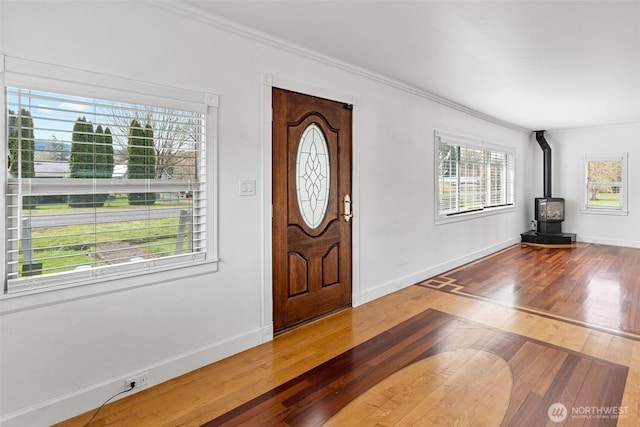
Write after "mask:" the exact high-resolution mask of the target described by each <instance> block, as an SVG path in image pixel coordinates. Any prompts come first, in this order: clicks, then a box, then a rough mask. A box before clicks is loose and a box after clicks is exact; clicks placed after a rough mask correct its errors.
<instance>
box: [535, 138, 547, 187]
mask: <svg viewBox="0 0 640 427" xmlns="http://www.w3.org/2000/svg"><path fill="white" fill-rule="evenodd" d="M535 132H536V140H537V141H538V144H539V145H540V148H542V153H543V156H544V163H543V170H542V174H543V177H542V178H543V180H544V197H551V147H550V146H549V143H548V142H547V140H546V139H544V132H545V131H543V130H537V131H535Z"/></svg>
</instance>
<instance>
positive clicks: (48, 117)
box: [5, 87, 207, 292]
mask: <svg viewBox="0 0 640 427" xmlns="http://www.w3.org/2000/svg"><path fill="white" fill-rule="evenodd" d="M5 92H6V95H5V96H6V112H7V116H6V123H7V130H6V131H7V134H6V141H7V157H8V158H9V159H10V161H11V164H12V166H11V167H10V170H9V177H8V178H7V190H6V192H5V196H6V207H7V211H8V216H7V219H6V220H5V225H6V227H5V228H6V233H5V235H6V248H7V254H6V259H7V265H6V272H7V283H8V287H7V290H8V291H9V292H11V291H17V290H21V289H22V288H23V287H24V286H26V285H25V283H26V282H28V283H29V285H28V286H29V287H33V286H34V285H33V284H34V283H36V284H37V286H49V285H55V284H59V283H62V282H68V281H69V280H73V278H74V277H78V278H81V277H85V276H86V273H85V272H86V271H91V274H92V275H94V276H95V275H96V274H108V273H109V272H118V271H127V270H131V269H139V268H141V265H143V266H146V267H149V266H152V267H153V266H156V267H157V266H162V265H174V264H179V263H184V262H190V261H193V260H194V259H203V258H204V256H205V255H206V250H205V249H206V247H207V244H206V235H207V226H206V224H207V221H206V216H207V210H206V206H207V200H206V191H205V190H206V188H205V187H206V186H205V184H206V182H207V177H206V173H207V171H206V167H205V163H206V162H205V158H206V157H205V148H206V144H205V141H206V138H205V123H206V115H205V113H203V112H202V111H188V110H184V109H175V108H168V107H166V106H162V107H157V106H152V105H141V104H131V103H123V102H113V101H108V100H104V99H95V98H88V97H83V96H71V95H67V94H62V93H55V92H45V91H41V90H33V89H30V88H25V87H22V88H18V87H8V88H6V89H5ZM205 109H206V108H205ZM36 278H37V279H36Z"/></svg>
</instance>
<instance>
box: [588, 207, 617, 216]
mask: <svg viewBox="0 0 640 427" xmlns="http://www.w3.org/2000/svg"><path fill="white" fill-rule="evenodd" d="M580 213H582V214H589V215H615V216H628V215H629V210H628V209H606V208H582V209H580Z"/></svg>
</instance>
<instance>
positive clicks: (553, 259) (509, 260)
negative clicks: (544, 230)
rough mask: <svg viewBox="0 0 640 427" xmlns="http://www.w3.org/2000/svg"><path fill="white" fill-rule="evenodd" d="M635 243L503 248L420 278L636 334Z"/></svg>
mask: <svg viewBox="0 0 640 427" xmlns="http://www.w3.org/2000/svg"><path fill="white" fill-rule="evenodd" d="M638 260H640V249H634V248H623V247H617V246H604V245H593V244H586V243H581V244H578V245H576V246H575V247H573V248H570V249H565V250H558V249H555V248H549V247H539V246H534V245H521V246H520V245H519V246H514V247H511V248H508V249H506V250H504V251H501V252H499V253H498V254H495V255H493V256H490V257H487V258H485V259H483V260H481V261H480V262H474V263H471V264H469V265H466V266H463V267H461V268H458V269H456V270H453V271H450V272H448V273H445V274H443V275H441V276H438V277H434V278H432V279H430V280H427V281H425V282H423V284H424V285H426V286H430V287H433V288H435V289H440V290H444V291H448V292H453V293H456V294H458V295H464V296H469V297H477V298H481V299H484V300H487V301H492V302H502V303H505V304H507V305H508V306H513V307H519V308H523V309H527V310H529V311H531V312H535V313H537V314H543V315H549V316H553V317H554V318H557V319H564V320H567V321H573V322H576V323H578V324H584V325H588V326H589V327H591V328H599V329H601V330H606V331H608V332H611V333H614V334H618V335H621V336H627V337H629V338H632V339H638V340H640V263H639V262H638Z"/></svg>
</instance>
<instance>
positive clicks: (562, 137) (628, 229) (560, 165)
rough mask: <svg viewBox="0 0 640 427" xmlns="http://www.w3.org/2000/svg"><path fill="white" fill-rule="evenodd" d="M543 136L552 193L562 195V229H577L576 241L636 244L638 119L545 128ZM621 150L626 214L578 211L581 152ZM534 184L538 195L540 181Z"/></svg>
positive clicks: (639, 233)
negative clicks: (550, 166) (548, 149)
mask: <svg viewBox="0 0 640 427" xmlns="http://www.w3.org/2000/svg"><path fill="white" fill-rule="evenodd" d="M546 139H547V141H548V142H549V145H550V146H551V148H552V156H553V160H552V163H553V196H555V197H564V198H565V204H566V214H565V216H566V220H565V222H564V223H563V225H562V229H563V231H566V232H571V233H577V238H578V240H579V241H584V242H591V243H601V244H608V245H616V246H630V247H636V248H638V247H640V212H638V200H640V186H638V185H637V183H639V182H640V123H636V124H627V125H619V126H603V127H594V128H585V129H573V130H562V131H554V132H547V133H546ZM538 151H540V154H539V158H538V159H539V169H540V170H542V154H541V150H538ZM624 152H626V153H628V159H627V160H628V199H629V205H628V209H629V215H627V216H619V215H598V214H588V213H583V212H580V209H581V208H582V206H583V204H584V166H583V165H584V163H583V155H584V154H616V153H617V154H620V153H624ZM540 176H541V175H540ZM540 183H542V178H541V177H540ZM537 188H539V191H538V193H537V194H538V195H539V196H541V195H542V184H540V186H539V187H537Z"/></svg>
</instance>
